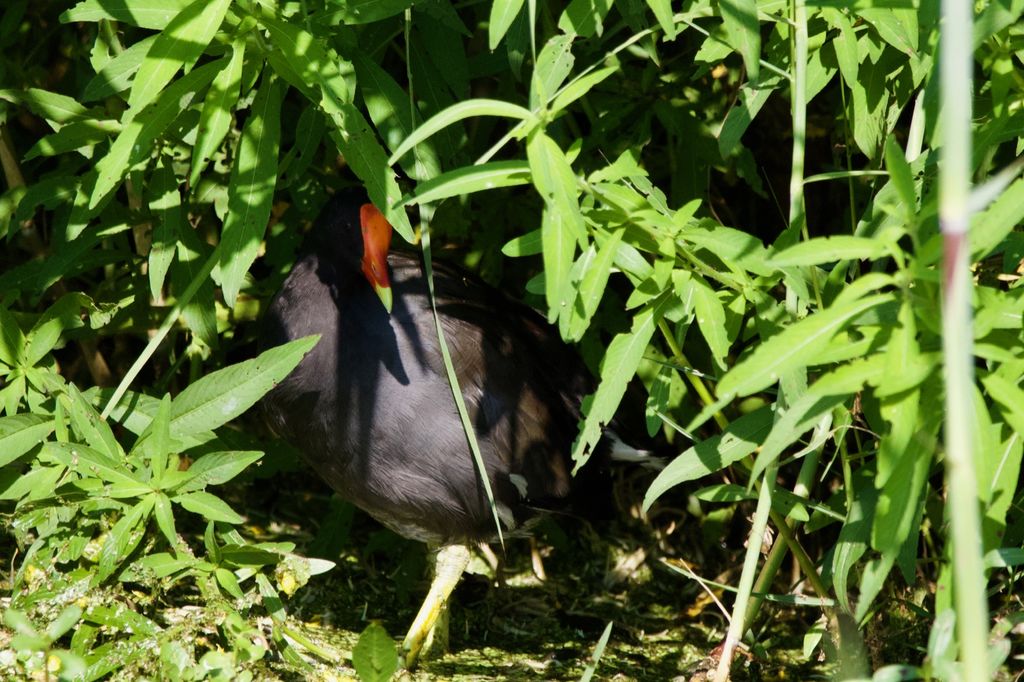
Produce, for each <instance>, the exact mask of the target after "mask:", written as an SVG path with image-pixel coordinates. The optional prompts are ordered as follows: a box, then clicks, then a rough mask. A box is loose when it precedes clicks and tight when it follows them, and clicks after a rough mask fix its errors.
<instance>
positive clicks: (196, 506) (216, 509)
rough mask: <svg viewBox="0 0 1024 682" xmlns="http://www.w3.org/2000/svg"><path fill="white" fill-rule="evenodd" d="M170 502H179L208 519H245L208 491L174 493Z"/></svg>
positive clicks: (228, 520)
mask: <svg viewBox="0 0 1024 682" xmlns="http://www.w3.org/2000/svg"><path fill="white" fill-rule="evenodd" d="M171 501H172V502H176V503H178V504H180V505H181V506H182V507H184V508H185V509H187V510H189V511H190V512H192V513H193V514H199V515H201V516H202V517H203V518H206V519H209V520H210V521H222V522H224V523H242V521H244V520H245V519H244V518H243V517H241V516H239V515H238V514H237V513H235V510H233V509H232V508H231V507H229V506H228V504H227V503H226V502H224V500H222V499H220V498H219V497H216V496H215V495H211V494H210V493H207V492H203V491H197V492H192V493H184V494H182V495H175V496H174V497H172V498H171Z"/></svg>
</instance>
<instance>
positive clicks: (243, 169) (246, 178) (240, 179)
mask: <svg viewBox="0 0 1024 682" xmlns="http://www.w3.org/2000/svg"><path fill="white" fill-rule="evenodd" d="M283 97H284V88H283V87H282V86H281V83H280V81H278V80H277V79H276V78H274V77H273V75H272V73H271V72H269V71H267V72H265V73H264V76H263V82H262V83H261V84H260V88H259V90H258V91H257V92H256V98H255V99H254V100H253V103H252V113H251V114H250V115H249V118H248V119H247V120H246V122H245V128H244V129H243V130H242V138H241V140H239V142H238V151H237V153H236V158H235V163H234V166H233V167H232V169H231V181H230V183H229V184H228V214H227V216H226V217H225V218H224V229H223V231H222V233H221V250H220V264H219V265H220V284H221V291H222V292H223V294H224V302H225V303H226V304H227V305H228V306H230V307H232V308H234V307H235V301H236V300H237V298H238V292H239V290H240V289H241V286H242V280H243V279H244V278H245V275H246V273H247V272H249V266H251V265H252V263H253V261H255V260H256V252H257V251H258V250H259V247H260V242H261V241H262V240H263V233H264V232H265V231H266V229H267V222H268V221H269V220H270V209H271V206H272V204H273V201H274V189H275V187H276V186H277V160H278V151H279V148H280V144H281V102H282V99H283Z"/></svg>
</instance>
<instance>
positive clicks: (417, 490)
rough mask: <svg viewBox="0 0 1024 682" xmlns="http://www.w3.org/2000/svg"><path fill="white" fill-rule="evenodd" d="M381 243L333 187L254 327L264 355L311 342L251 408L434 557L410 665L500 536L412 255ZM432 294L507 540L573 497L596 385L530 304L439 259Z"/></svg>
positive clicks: (369, 208) (365, 209) (383, 230)
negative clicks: (581, 430)
mask: <svg viewBox="0 0 1024 682" xmlns="http://www.w3.org/2000/svg"><path fill="white" fill-rule="evenodd" d="M390 240H391V226H390V225H389V224H388V223H387V221H386V220H385V218H384V217H383V215H382V214H381V212H380V211H378V210H377V209H376V208H375V207H374V206H373V205H372V204H370V203H369V202H368V200H367V198H366V195H365V194H364V193H362V192H360V191H355V190H345V191H342V192H339V193H338V194H337V195H335V197H334V198H333V199H332V200H331V201H330V202H329V203H328V204H327V207H326V208H325V209H324V210H323V212H322V213H321V215H320V217H319V219H318V221H317V224H316V225H315V226H314V228H313V230H312V231H311V232H310V234H309V235H308V236H307V237H306V243H305V246H304V247H303V251H302V252H301V254H300V257H299V260H298V262H297V263H296V264H295V266H294V268H293V270H292V271H291V274H290V275H289V276H288V278H287V279H286V280H285V282H284V285H283V286H282V288H281V291H280V292H278V294H277V296H276V297H275V298H274V300H273V301H272V302H271V304H270V307H269V309H268V311H267V315H266V321H265V327H264V332H263V342H264V345H266V346H271V345H276V344H279V343H284V342H286V341H289V340H292V339H296V338H301V337H304V336H308V335H310V334H319V335H320V341H319V343H317V345H316V346H315V347H314V348H313V350H312V351H310V352H309V354H308V355H306V357H305V358H304V359H303V360H302V361H301V362H300V363H299V365H298V366H297V367H296V368H295V370H294V371H293V372H292V373H291V374H290V375H289V376H288V377H287V378H286V379H285V380H284V381H282V382H281V383H280V384H279V385H278V386H277V387H276V388H275V389H274V390H273V391H271V392H270V393H269V394H268V395H267V397H266V398H265V399H264V403H263V407H264V410H265V413H266V415H267V417H268V419H269V421H270V425H271V427H272V428H273V429H274V430H275V431H276V432H277V433H278V434H280V435H281V436H283V437H284V438H286V439H287V440H289V441H291V442H292V443H293V444H294V445H295V446H297V447H298V448H299V449H300V451H301V452H302V453H303V454H304V456H305V458H306V459H307V460H308V463H309V464H310V465H311V466H312V467H313V468H314V469H316V471H317V472H318V473H319V474H320V475H321V476H322V477H323V478H324V479H325V480H326V481H327V483H328V484H329V485H330V486H331V487H332V488H334V489H335V490H336V491H337V492H338V493H340V494H341V496H342V497H344V498H346V499H348V500H349V501H351V502H353V503H354V504H356V505H357V506H359V507H361V508H362V509H363V510H365V511H366V512H368V513H369V514H370V515H371V516H373V517H375V518H376V519H377V520H378V521H380V522H381V523H383V524H384V525H385V526H388V527H389V528H391V529H392V530H394V531H395V532H397V533H399V534H400V535H403V536H405V537H408V538H413V539H416V540H420V541H423V542H426V543H427V544H428V545H429V546H430V547H432V548H433V549H434V550H435V551H434V552H433V557H434V560H435V566H434V568H435V570H434V575H435V579H434V583H433V584H432V586H431V588H430V591H429V593H428V595H427V598H426V600H425V602H424V604H423V607H422V608H421V609H420V612H419V614H418V615H417V617H416V620H415V621H414V622H413V625H412V627H411V628H410V629H409V633H408V635H407V636H406V638H405V643H404V648H405V655H406V662H407V664H408V665H410V666H411V665H414V664H415V662H416V660H417V657H418V655H419V652H420V650H421V648H422V646H423V644H424V641H425V639H427V638H428V637H432V636H433V632H432V629H433V626H434V624H435V622H436V620H437V618H438V615H439V614H440V613H441V612H442V611H443V610H444V609H445V606H446V603H447V599H448V597H449V595H450V594H451V591H452V590H453V589H454V587H455V585H456V583H457V582H458V580H459V577H460V576H461V575H462V572H463V570H464V569H465V567H466V565H467V563H468V561H469V558H470V552H469V548H468V545H470V544H472V543H477V542H481V541H488V540H491V539H493V538H494V537H495V535H496V530H495V522H494V519H493V516H492V513H491V510H490V506H489V504H488V501H487V496H486V494H485V491H484V487H483V485H482V484H481V479H480V476H479V474H478V471H477V469H476V467H475V465H474V460H473V456H472V454H471V451H470V449H469V446H468V444H467V437H466V434H465V431H464V429H463V424H462V421H461V420H460V418H459V415H458V412H457V410H456V406H455V402H454V399H453V396H452V392H451V388H450V384H449V382H448V378H447V375H446V373H445V369H444V364H443V361H442V357H441V353H440V349H439V344H438V339H437V331H436V328H435V326H434V318H433V315H432V313H431V307H430V300H429V297H428V293H427V286H426V281H425V279H424V274H423V268H422V264H421V261H420V258H419V256H418V254H415V253H407V252H401V251H394V252H389V245H390ZM434 286H435V292H436V301H437V306H438V312H439V316H440V320H441V324H442V328H443V330H444V333H445V336H446V339H447V342H448V345H449V348H450V350H451V355H452V361H453V364H454V366H455V369H456V375H457V377H458V380H459V384H460V385H461V388H462V394H463V396H464V399H465V402H466V405H467V408H468V411H469V414H470V416H471V420H472V424H473V426H474V428H475V430H476V434H477V438H478V442H479V445H480V450H481V454H482V455H483V461H484V464H485V468H486V470H487V475H488V477H489V479H490V485H491V488H492V490H493V494H494V499H495V502H496V506H497V512H498V517H499V519H500V522H501V524H502V526H503V532H504V533H505V534H508V535H512V534H516V533H517V532H522V530H523V529H524V528H525V527H527V526H528V524H529V521H530V520H531V519H532V518H534V517H535V516H536V515H537V513H538V512H540V511H543V510H551V509H555V508H559V507H563V506H564V505H565V503H566V502H567V500H568V498H569V497H570V493H572V492H573V489H574V487H576V488H578V487H579V483H578V482H577V481H575V480H574V478H573V477H572V475H571V471H572V462H571V461H570V457H569V452H570V450H571V445H572V442H573V439H574V438H575V436H576V433H577V424H578V420H579V403H580V400H581V398H582V397H583V396H584V395H585V394H586V393H587V392H588V391H589V389H590V388H591V384H592V378H591V376H590V374H589V373H588V371H587V369H586V367H585V366H584V365H583V363H582V362H581V361H580V359H579V358H578V357H577V356H576V355H575V353H573V352H572V351H571V350H570V349H569V348H568V347H566V346H565V345H564V344H563V343H562V342H561V340H560V339H559V337H558V334H557V332H556V331H554V330H553V329H552V328H551V327H550V326H548V325H547V324H546V323H545V321H544V319H543V318H542V317H541V316H540V315H539V314H538V313H536V312H535V311H534V310H533V309H531V308H529V307H527V306H525V305H523V304H521V303H518V302H516V301H513V300H511V299H510V298H508V297H506V296H504V295H503V294H502V293H501V292H499V291H497V290H496V289H494V288H492V287H490V286H488V285H487V284H485V283H484V282H482V281H481V280H479V279H477V278H476V277H474V276H472V275H469V274H468V273H464V272H461V271H458V270H456V269H452V268H449V267H446V266H444V265H443V264H441V263H436V264H435V269H434ZM389 310H390V313H389ZM635 452H636V451H634V453H635ZM439 629H440V628H439Z"/></svg>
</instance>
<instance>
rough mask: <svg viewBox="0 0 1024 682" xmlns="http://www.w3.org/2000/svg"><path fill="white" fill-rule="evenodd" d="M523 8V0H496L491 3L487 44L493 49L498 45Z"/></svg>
mask: <svg viewBox="0 0 1024 682" xmlns="http://www.w3.org/2000/svg"><path fill="white" fill-rule="evenodd" d="M522 8H523V0H494V2H492V3H491V16H490V20H489V21H488V23H487V44H488V45H489V46H490V48H491V50H494V48H496V47H498V43H500V42H501V39H502V38H504V37H505V34H506V33H508V29H509V27H510V26H511V25H512V22H513V21H515V20H516V17H517V16H518V15H519V11H520V10H521V9H522Z"/></svg>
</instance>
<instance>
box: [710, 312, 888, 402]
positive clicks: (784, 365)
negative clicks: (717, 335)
mask: <svg viewBox="0 0 1024 682" xmlns="http://www.w3.org/2000/svg"><path fill="white" fill-rule="evenodd" d="M891 298H892V297H891V296H890V295H888V294H879V295H876V296H868V297H866V298H861V299H855V300H852V301H850V300H848V301H845V302H843V303H841V304H837V305H833V306H832V307H830V308H828V309H826V310H822V311H820V312H817V313H814V314H813V315H809V316H808V317H805V318H804V319H802V320H800V321H799V322H796V323H794V324H792V325H790V326H789V327H787V328H786V329H784V330H783V331H782V332H780V333H778V334H776V335H775V336H773V337H771V338H769V339H767V340H766V341H764V342H763V343H762V344H760V345H759V346H757V347H756V348H755V349H754V351H753V352H752V353H751V354H750V355H748V356H746V357H745V358H744V359H743V360H741V361H740V362H739V363H738V364H737V365H736V366H735V367H733V368H732V369H731V370H730V371H729V373H728V374H726V375H725V376H724V377H722V380H721V381H720V382H719V384H718V395H719V396H722V397H724V396H728V395H732V396H735V397H742V396H745V395H750V394H751V393H757V392H758V391H762V390H764V389H766V388H768V387H769V386H771V385H772V384H774V383H775V382H776V381H778V380H779V377H780V376H782V375H783V374H785V373H786V372H790V371H793V370H794V369H798V368H800V367H806V366H808V365H812V364H814V362H815V356H816V355H817V354H818V353H819V352H820V351H821V350H822V349H823V348H825V346H826V345H827V344H828V342H829V340H830V339H831V338H832V337H833V336H834V335H835V334H836V333H837V332H838V331H840V330H841V329H843V328H844V327H845V326H846V325H847V324H848V323H849V322H850V320H852V319H853V318H854V317H856V316H857V315H860V314H861V313H863V312H865V311H867V310H870V309H872V308H874V307H876V306H879V305H882V304H883V303H886V302H888V301H890V300H891Z"/></svg>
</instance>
